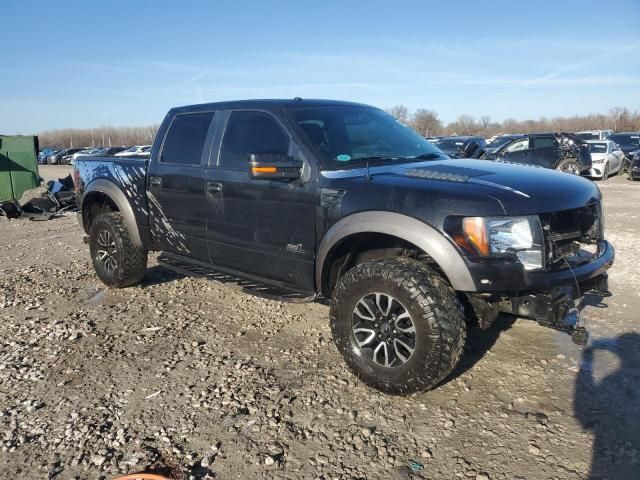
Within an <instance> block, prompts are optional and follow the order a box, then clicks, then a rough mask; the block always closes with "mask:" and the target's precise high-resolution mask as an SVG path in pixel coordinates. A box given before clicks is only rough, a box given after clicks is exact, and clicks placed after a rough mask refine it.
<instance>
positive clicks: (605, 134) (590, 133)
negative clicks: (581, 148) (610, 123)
mask: <svg viewBox="0 0 640 480" xmlns="http://www.w3.org/2000/svg"><path fill="white" fill-rule="evenodd" d="M611 135H613V130H584V131H582V132H576V133H575V136H576V137H578V138H581V139H582V140H587V141H589V140H606V139H607V138H609V137H610V136H611Z"/></svg>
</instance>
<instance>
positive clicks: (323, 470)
mask: <svg viewBox="0 0 640 480" xmlns="http://www.w3.org/2000/svg"><path fill="white" fill-rule="evenodd" d="M68 170H69V169H68V168H67V167H48V166H46V167H42V168H41V174H42V175H43V176H45V177H47V178H55V177H57V176H60V174H61V173H64V172H66V171H68ZM599 186H600V188H601V189H602V192H603V194H604V199H605V206H606V221H607V225H606V228H607V236H608V238H609V239H610V240H611V241H612V242H613V244H614V245H615V247H616V249H617V259H616V264H615V265H614V267H613V268H612V270H611V271H610V274H611V280H610V288H611V290H612V291H613V292H614V296H613V297H611V298H609V299H605V302H606V303H602V304H599V305H596V306H589V307H587V308H586V309H585V310H584V312H583V315H584V316H585V317H586V318H587V324H588V328H589V330H590V331H591V334H592V337H591V341H590V346H589V347H588V348H585V349H583V348H580V347H578V346H576V345H574V344H573V343H572V342H571V339H570V338H569V336H567V335H566V334H563V333H559V332H556V331H553V330H550V329H547V328H544V327H541V326H538V325H537V324H536V323H534V322H531V321H527V320H515V321H514V320H511V319H508V318H505V319H503V321H501V322H500V323H499V324H498V325H496V326H495V327H493V328H492V329H490V330H488V331H484V332H481V331H478V330H473V331H472V332H471V335H470V339H469V342H468V345H467V348H466V351H465V356H464V358H463V361H462V363H461V365H460V367H459V368H458V369H457V371H456V372H455V374H454V375H453V376H452V377H451V378H450V379H448V380H447V381H446V382H445V383H444V384H443V385H442V386H440V387H439V388H437V389H435V390H433V391H431V392H428V393H425V394H422V395H419V396H415V397H410V398H399V397H391V396H385V395H382V394H380V393H378V392H376V391H372V390H370V389H368V388H366V387H364V386H363V385H362V384H360V383H358V382H357V381H356V380H355V379H354V378H353V377H352V376H351V375H350V374H349V373H348V371H347V369H346V367H345V366H344V363H343V362H342V360H341V358H340V357H339V355H338V353H337V351H336V349H335V348H334V346H333V343H332V340H331V336H330V331H329V326H328V307H326V306H324V305H321V304H315V303H313V304H290V303H280V302H276V301H270V300H265V299H261V298H257V297H253V296H249V295H247V294H245V293H242V292H241V291H240V290H239V289H238V288H236V287H232V286H228V285H222V284H217V283H212V282H210V281H207V280H203V279H193V278H185V277H181V276H179V275H176V274H173V273H171V272H169V271H167V270H165V269H163V268H162V267H159V266H157V265H156V263H155V257H152V259H151V261H150V265H149V270H148V274H147V276H146V277H145V279H144V281H143V283H142V285H139V286H136V287H132V288H127V289H124V290H109V289H106V288H105V287H104V286H103V285H102V284H101V283H100V282H99V281H98V279H97V278H96V276H95V275H94V273H93V270H92V267H91V264H90V261H89V257H88V249H87V247H86V245H84V244H83V243H82V232H81V231H80V228H79V227H78V225H77V222H76V219H75V216H74V215H69V216H65V217H63V218H57V219H53V220H51V221H43V222H28V221H25V220H14V221H7V220H5V219H0V248H1V251H2V256H1V257H0V446H1V449H0V472H2V474H3V475H2V477H3V478H7V479H51V478H56V479H71V478H74V479H98V478H104V479H112V478H115V477H117V476H119V475H123V474H125V473H127V472H129V473H131V472H137V471H141V470H144V469H156V471H160V472H164V473H167V474H168V473H170V471H173V472H174V473H175V474H177V473H178V472H182V473H181V475H182V476H180V477H178V476H176V478H194V479H196V478H221V479H228V478H273V479H276V478H278V479H280V478H283V479H302V478H305V479H306V478H310V479H350V478H354V479H396V478H399V479H405V478H425V479H452V478H463V479H464V478H471V479H492V480H493V479H509V480H511V479H550V480H551V479H585V478H610V479H612V480H613V479H616V480H617V479H634V478H640V473H638V472H640V288H639V287H638V286H639V285H640V273H639V270H640V268H639V266H638V263H637V258H638V256H637V251H636V249H637V245H638V243H637V240H638V236H639V235H640V210H639V209H638V205H640V182H630V181H627V180H626V178H621V177H613V178H611V179H609V180H608V181H606V182H600V183H599Z"/></svg>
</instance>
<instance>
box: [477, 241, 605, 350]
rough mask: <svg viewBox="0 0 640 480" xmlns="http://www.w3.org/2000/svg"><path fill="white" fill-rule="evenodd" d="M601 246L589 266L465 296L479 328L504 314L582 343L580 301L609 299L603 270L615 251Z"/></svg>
mask: <svg viewBox="0 0 640 480" xmlns="http://www.w3.org/2000/svg"><path fill="white" fill-rule="evenodd" d="M602 247H603V249H602V253H601V255H600V256H599V257H598V258H597V259H596V260H594V261H593V262H591V263H589V264H586V265H582V266H578V267H575V268H572V269H571V268H567V269H565V270H561V271H556V272H538V273H536V274H535V275H533V276H529V277H528V278H527V279H526V281H525V282H523V283H524V284H520V285H521V286H524V285H526V287H528V288H524V289H522V290H517V291H514V290H511V291H509V292H504V291H503V292H485V293H480V292H478V293H469V294H467V298H468V299H469V303H470V304H471V306H472V307H473V310H474V312H475V314H476V316H477V318H478V321H479V323H480V326H481V327H482V328H487V327H488V326H490V325H491V324H492V323H493V322H494V321H495V319H496V318H497V316H498V314H500V313H508V314H513V315H516V316H518V317H524V318H530V319H533V320H536V321H538V322H539V323H540V324H543V325H546V326H549V327H552V328H556V329H559V330H565V331H568V332H570V333H573V334H574V340H576V338H575V337H576V335H577V336H578V337H579V338H578V339H577V341H578V343H581V344H582V343H584V342H585V341H586V334H585V331H584V328H581V325H579V324H578V321H579V316H580V315H579V310H580V308H581V305H582V302H581V300H582V298H583V297H584V296H587V295H588V296H594V297H608V296H611V293H610V292H609V285H608V275H607V270H608V269H609V268H610V267H611V265H612V264H613V261H614V258H615V251H614V249H613V246H612V245H611V244H609V243H608V242H604V244H603V245H602ZM512 280H513V279H512ZM520 280H522V279H520ZM514 285H518V282H515V284H514Z"/></svg>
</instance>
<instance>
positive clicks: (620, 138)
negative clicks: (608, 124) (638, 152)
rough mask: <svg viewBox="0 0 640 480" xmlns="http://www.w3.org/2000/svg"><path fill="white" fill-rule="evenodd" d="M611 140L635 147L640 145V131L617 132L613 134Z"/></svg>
mask: <svg viewBox="0 0 640 480" xmlns="http://www.w3.org/2000/svg"><path fill="white" fill-rule="evenodd" d="M609 140H611V141H612V142H616V143H617V144H618V145H620V146H624V147H633V146H635V145H640V133H617V134H614V135H611V136H610V137H609Z"/></svg>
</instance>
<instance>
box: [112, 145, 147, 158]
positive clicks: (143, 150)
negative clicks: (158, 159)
mask: <svg viewBox="0 0 640 480" xmlns="http://www.w3.org/2000/svg"><path fill="white" fill-rule="evenodd" d="M150 151H151V145H137V146H135V147H131V148H127V149H126V150H124V151H122V152H120V153H116V154H115V156H116V157H144V156H148V155H149V152H150Z"/></svg>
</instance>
